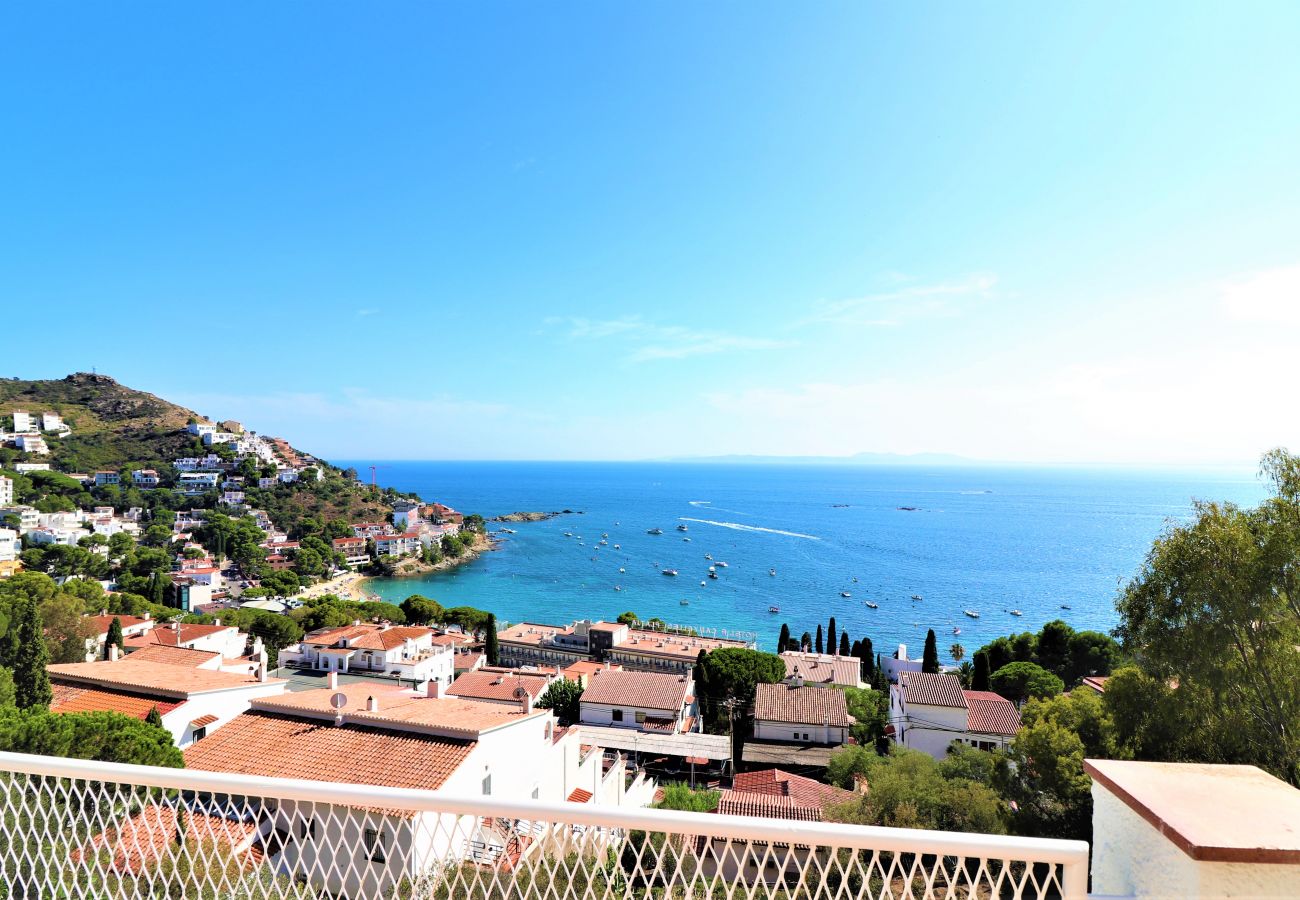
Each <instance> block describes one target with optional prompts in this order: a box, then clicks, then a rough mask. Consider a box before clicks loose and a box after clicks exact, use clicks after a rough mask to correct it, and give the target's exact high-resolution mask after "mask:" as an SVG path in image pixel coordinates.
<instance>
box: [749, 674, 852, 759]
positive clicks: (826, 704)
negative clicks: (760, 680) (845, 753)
mask: <svg viewBox="0 0 1300 900" xmlns="http://www.w3.org/2000/svg"><path fill="white" fill-rule="evenodd" d="M853 723H854V719H853V717H852V716H850V715H849V710H848V705H847V704H846V703H845V702H844V692H843V691H839V690H836V689H835V688H831V687H819V686H815V685H805V684H803V683H801V682H800V681H799V680H798V679H795V680H794V682H793V683H791V684H784V683H782V684H760V685H758V688H757V691H756V692H755V694H754V738H755V739H756V740H759V741H781V742H783V743H796V744H819V745H821V746H826V747H835V746H839V745H840V744H844V743H847V742H848V739H849V726H850V725H852V724H853Z"/></svg>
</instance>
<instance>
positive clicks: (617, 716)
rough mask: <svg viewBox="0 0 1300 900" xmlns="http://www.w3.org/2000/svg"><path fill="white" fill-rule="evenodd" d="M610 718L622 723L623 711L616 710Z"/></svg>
mask: <svg viewBox="0 0 1300 900" xmlns="http://www.w3.org/2000/svg"><path fill="white" fill-rule="evenodd" d="M610 718H611V719H613V720H614V721H615V722H622V721H623V710H621V709H616V710H614V712H613V713H612V714H611V715H610Z"/></svg>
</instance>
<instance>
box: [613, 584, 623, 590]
mask: <svg viewBox="0 0 1300 900" xmlns="http://www.w3.org/2000/svg"><path fill="white" fill-rule="evenodd" d="M614 590H616V591H621V590H623V585H621V584H616V585H614Z"/></svg>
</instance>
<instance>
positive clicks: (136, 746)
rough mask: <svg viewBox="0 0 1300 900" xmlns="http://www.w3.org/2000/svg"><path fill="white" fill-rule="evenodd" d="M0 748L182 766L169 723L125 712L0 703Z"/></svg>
mask: <svg viewBox="0 0 1300 900" xmlns="http://www.w3.org/2000/svg"><path fill="white" fill-rule="evenodd" d="M0 750H3V751H5V752H9V753H36V754H40V755H42V756H66V757H71V758H74V759H93V760H97V761H100V762H122V763H135V764H137V765H142V766H168V767H171V768H176V769H179V768H183V767H184V764H185V763H184V760H183V758H182V757H181V752H180V750H178V749H176V746H175V744H174V743H173V742H172V736H171V734H170V733H168V732H167V730H166V729H163V728H158V727H157V726H154V725H150V724H149V723H148V722H144V721H141V720H140V719H133V718H131V717H129V716H124V715H122V714H121V713H112V712H91V713H61V714H60V713H51V712H50V711H48V710H46V709H41V708H28V709H21V708H19V709H0Z"/></svg>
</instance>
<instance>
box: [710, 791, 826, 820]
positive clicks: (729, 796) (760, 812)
mask: <svg viewBox="0 0 1300 900" xmlns="http://www.w3.org/2000/svg"><path fill="white" fill-rule="evenodd" d="M717 811H718V813H719V814H721V815H726V816H759V817H761V818H765V819H793V820H796V821H800V822H820V821H821V819H822V811H821V809H820V808H818V807H816V806H809V805H807V804H804V803H799V802H798V801H796V800H794V799H792V798H790V797H780V796H775V795H772V794H754V793H748V792H742V791H723V792H722V795H721V796H720V797H719V798H718V809H717Z"/></svg>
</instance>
